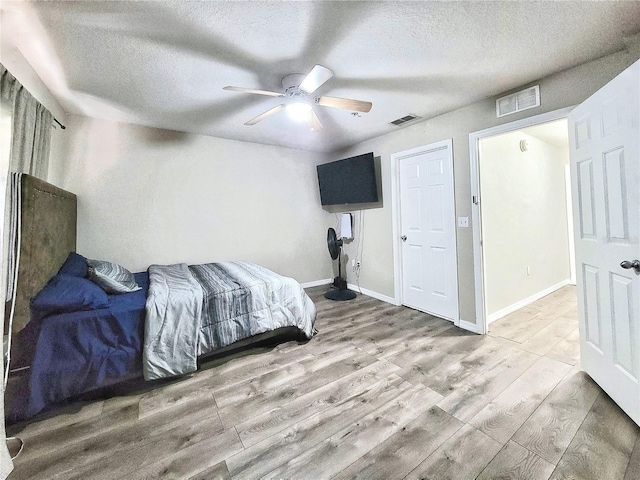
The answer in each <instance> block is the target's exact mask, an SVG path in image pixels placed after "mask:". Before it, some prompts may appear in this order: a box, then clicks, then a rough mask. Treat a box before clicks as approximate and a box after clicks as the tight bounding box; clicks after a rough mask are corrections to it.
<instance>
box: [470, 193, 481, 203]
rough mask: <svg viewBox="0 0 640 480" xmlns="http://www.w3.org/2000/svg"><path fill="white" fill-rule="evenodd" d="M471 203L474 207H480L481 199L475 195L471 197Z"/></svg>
mask: <svg viewBox="0 0 640 480" xmlns="http://www.w3.org/2000/svg"><path fill="white" fill-rule="evenodd" d="M471 201H472V202H473V204H474V205H479V204H480V197H478V196H477V195H474V196H472V197H471Z"/></svg>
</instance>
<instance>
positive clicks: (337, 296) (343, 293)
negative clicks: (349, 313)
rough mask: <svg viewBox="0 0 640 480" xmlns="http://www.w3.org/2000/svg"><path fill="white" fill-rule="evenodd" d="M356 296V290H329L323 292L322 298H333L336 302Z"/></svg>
mask: <svg viewBox="0 0 640 480" xmlns="http://www.w3.org/2000/svg"><path fill="white" fill-rule="evenodd" d="M356 296H357V295H356V292H352V291H351V290H329V291H328V292H327V293H325V294H324V298H328V299H329V300H335V301H337V302H345V301H347V300H353V299H354V298H356Z"/></svg>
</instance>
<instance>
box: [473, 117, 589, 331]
mask: <svg viewBox="0 0 640 480" xmlns="http://www.w3.org/2000/svg"><path fill="white" fill-rule="evenodd" d="M575 107H576V105H573V106H571V107H566V108H560V109H558V110H554V111H552V112H546V113H542V114H540V115H534V116H532V117H527V118H523V119H521V120H516V121H514V122H510V123H504V124H502V125H497V126H495V127H491V128H487V129H484V130H479V131H477V132H472V133H470V134H469V163H470V180H471V229H472V232H473V276H474V284H475V297H476V325H477V326H478V333H481V334H483V335H484V334H486V333H488V332H489V325H488V323H487V309H486V302H485V289H484V258H483V249H482V211H481V210H482V209H481V205H482V199H481V198H480V163H479V162H480V140H482V139H484V138H488V137H494V136H496V135H500V134H503V133H509V132H513V131H516V130H521V129H523V128H527V127H532V126H534V125H540V124H542V123H549V122H553V121H555V120H562V119H563V118H567V116H568V115H569V112H571V110H573V109H574V108H575Z"/></svg>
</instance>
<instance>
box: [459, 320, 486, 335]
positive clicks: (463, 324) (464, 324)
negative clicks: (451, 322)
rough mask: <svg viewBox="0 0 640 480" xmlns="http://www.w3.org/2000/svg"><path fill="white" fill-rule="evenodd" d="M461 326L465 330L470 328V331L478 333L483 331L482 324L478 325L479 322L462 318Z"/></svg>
mask: <svg viewBox="0 0 640 480" xmlns="http://www.w3.org/2000/svg"><path fill="white" fill-rule="evenodd" d="M459 327H460V328H463V329H465V330H469V331H470V332H473V333H478V334H480V333H482V332H480V325H478V324H477V323H471V322H467V321H466V320H462V319H460V325H459Z"/></svg>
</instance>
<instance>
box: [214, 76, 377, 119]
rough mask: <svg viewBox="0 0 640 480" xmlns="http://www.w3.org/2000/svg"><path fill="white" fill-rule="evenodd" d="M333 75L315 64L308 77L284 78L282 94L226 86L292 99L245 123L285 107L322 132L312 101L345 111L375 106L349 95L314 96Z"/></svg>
mask: <svg viewBox="0 0 640 480" xmlns="http://www.w3.org/2000/svg"><path fill="white" fill-rule="evenodd" d="M331 77H333V72H332V71H331V70H329V69H328V68H326V67H323V66H322V65H316V66H315V67H313V69H312V70H311V72H309V74H308V75H306V76H305V75H302V74H299V73H292V74H291V75H287V76H286V77H284V78H283V79H282V89H283V90H284V92H283V93H278V92H269V91H267V90H254V89H251V88H243V87H232V86H228V87H224V90H231V91H234V92H241V93H251V94H254V95H267V96H270V97H286V98H288V99H289V101H288V103H283V104H280V105H278V106H276V107H273V108H272V109H270V110H267V111H266V112H264V113H261V114H260V115H258V116H257V117H254V118H252V119H251V120H249V121H248V122H246V123H245V125H255V124H256V123H258V122H260V121H262V120H264V119H265V118H267V117H270V116H271V115H274V114H276V113H278V112H280V111H281V110H286V111H287V113H289V115H290V116H291V117H292V118H293V119H294V120H298V121H306V122H307V124H308V125H309V127H310V128H311V130H312V131H314V132H319V131H320V130H322V128H323V127H322V123H320V119H319V118H318V116H317V115H316V113H315V112H314V111H313V106H312V105H313V104H315V105H320V106H321V107H332V108H341V109H343V110H351V111H354V112H363V113H367V112H368V111H369V110H371V106H372V104H371V102H363V101H362V100H353V99H350V98H338V97H326V96H322V97H314V96H313V92H315V91H316V90H317V89H318V88H320V87H321V86H322V85H324V84H325V83H326V82H327V81H328V80H329V79H330V78H331Z"/></svg>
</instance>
